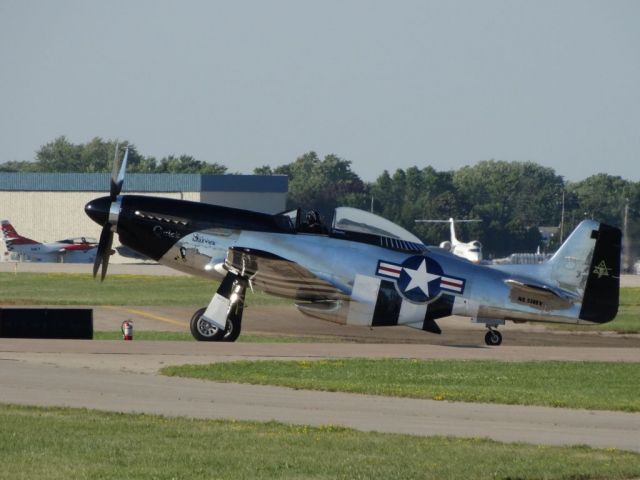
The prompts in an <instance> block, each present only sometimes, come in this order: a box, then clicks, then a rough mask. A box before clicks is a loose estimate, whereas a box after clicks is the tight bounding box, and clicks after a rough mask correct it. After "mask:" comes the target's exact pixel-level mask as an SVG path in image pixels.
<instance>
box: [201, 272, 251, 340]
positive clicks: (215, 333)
mask: <svg viewBox="0 0 640 480" xmlns="http://www.w3.org/2000/svg"><path fill="white" fill-rule="evenodd" d="M245 290H246V287H245V286H244V285H243V284H242V283H241V282H236V283H235V284H234V285H233V290H232V292H233V293H232V294H231V299H232V301H231V304H230V305H229V312H228V313H227V327H226V328H225V329H224V331H223V330H222V329H220V328H218V327H216V326H215V325H212V324H211V323H209V322H207V321H206V320H205V319H203V318H202V315H203V314H204V312H205V311H206V310H207V309H206V308H201V309H199V310H197V311H196V312H195V313H194V314H193V317H191V322H190V328H191V335H193V337H194V338H195V339H196V340H198V341H200V342H235V341H236V340H237V339H238V337H239V336H240V331H241V329H242V313H243V310H244V294H245Z"/></svg>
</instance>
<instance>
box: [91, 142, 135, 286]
mask: <svg viewBox="0 0 640 480" xmlns="http://www.w3.org/2000/svg"><path fill="white" fill-rule="evenodd" d="M128 157H129V147H128V146H127V148H126V149H125V152H124V158H123V160H122V165H120V169H118V145H116V153H115V156H114V158H113V171H112V173H111V189H110V192H109V196H108V197H101V198H97V199H95V200H92V201H90V202H89V203H87V205H86V206H85V207H84V211H85V212H86V213H87V215H89V217H91V219H93V221H95V222H96V223H99V224H102V232H100V242H99V243H98V251H97V253H96V260H95V262H94V263H93V278H95V277H96V275H97V274H98V270H99V269H100V265H102V272H101V274H100V280H101V281H102V280H104V277H105V276H106V275H107V268H108V266H109V257H110V256H111V254H112V253H113V252H112V250H111V246H112V244H113V234H114V232H116V231H117V227H118V217H119V215H120V208H121V204H122V197H121V196H120V191H121V190H122V184H123V183H124V174H125V171H126V170H127V158H128Z"/></svg>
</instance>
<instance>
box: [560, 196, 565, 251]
mask: <svg viewBox="0 0 640 480" xmlns="http://www.w3.org/2000/svg"><path fill="white" fill-rule="evenodd" d="M563 241H564V188H563V189H562V210H561V211H560V245H562V242H563Z"/></svg>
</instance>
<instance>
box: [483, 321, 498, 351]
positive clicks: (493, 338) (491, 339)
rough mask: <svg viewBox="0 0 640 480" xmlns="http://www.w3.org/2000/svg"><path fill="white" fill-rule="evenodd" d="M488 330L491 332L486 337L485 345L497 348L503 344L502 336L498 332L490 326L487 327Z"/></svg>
mask: <svg viewBox="0 0 640 480" xmlns="http://www.w3.org/2000/svg"><path fill="white" fill-rule="evenodd" d="M487 328H488V329H489V331H488V332H487V333H486V335H485V336H484V343H486V344H487V345H491V346H495V347H497V346H498V345H500V344H501V343H502V334H501V333H500V332H499V331H498V330H494V329H493V328H491V327H489V326H487Z"/></svg>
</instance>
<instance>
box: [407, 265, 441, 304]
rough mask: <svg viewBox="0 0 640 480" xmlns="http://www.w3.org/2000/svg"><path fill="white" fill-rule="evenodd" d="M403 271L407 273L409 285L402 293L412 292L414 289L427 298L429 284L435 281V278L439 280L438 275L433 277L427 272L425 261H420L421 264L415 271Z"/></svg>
mask: <svg viewBox="0 0 640 480" xmlns="http://www.w3.org/2000/svg"><path fill="white" fill-rule="evenodd" d="M404 271H405V272H407V275H409V276H410V277H411V281H410V282H409V285H407V288H405V289H404V291H405V292H408V291H409V290H413V289H414V288H419V289H420V290H422V291H423V292H424V294H425V295H426V296H427V297H428V296H429V282H431V281H433V280H435V279H436V278H440V275H434V274H432V273H429V272H427V261H426V260H422V263H421V264H420V266H419V267H418V268H417V269H416V270H411V269H409V268H405V269H404Z"/></svg>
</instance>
